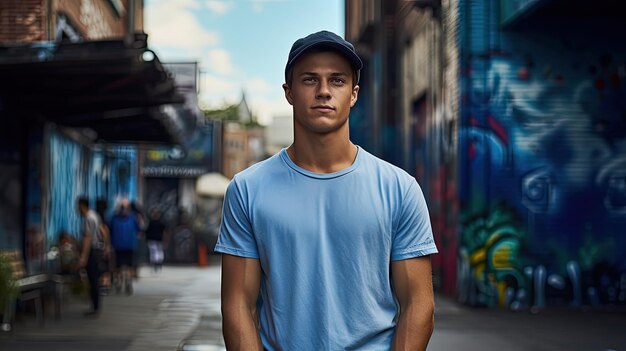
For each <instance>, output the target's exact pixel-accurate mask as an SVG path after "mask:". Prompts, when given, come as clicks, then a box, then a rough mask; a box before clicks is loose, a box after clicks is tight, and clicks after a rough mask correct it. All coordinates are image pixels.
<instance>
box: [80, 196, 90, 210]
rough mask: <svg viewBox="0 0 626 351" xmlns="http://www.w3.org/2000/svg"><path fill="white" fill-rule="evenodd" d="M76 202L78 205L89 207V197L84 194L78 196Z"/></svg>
mask: <svg viewBox="0 0 626 351" xmlns="http://www.w3.org/2000/svg"><path fill="white" fill-rule="evenodd" d="M77 202H78V205H79V206H84V207H87V208H89V199H88V198H87V197H86V196H79V197H78V200H77Z"/></svg>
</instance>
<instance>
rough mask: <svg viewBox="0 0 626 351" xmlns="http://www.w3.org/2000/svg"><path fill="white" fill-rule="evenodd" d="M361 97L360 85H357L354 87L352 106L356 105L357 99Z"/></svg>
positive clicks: (351, 99) (351, 98)
mask: <svg viewBox="0 0 626 351" xmlns="http://www.w3.org/2000/svg"><path fill="white" fill-rule="evenodd" d="M358 99H359V86H358V85H355V86H354V88H352V96H351V97H350V107H354V104H356V101H357V100H358Z"/></svg>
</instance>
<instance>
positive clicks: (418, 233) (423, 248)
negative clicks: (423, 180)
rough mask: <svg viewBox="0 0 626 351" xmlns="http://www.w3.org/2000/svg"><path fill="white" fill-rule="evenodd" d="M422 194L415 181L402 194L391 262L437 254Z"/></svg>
mask: <svg viewBox="0 0 626 351" xmlns="http://www.w3.org/2000/svg"><path fill="white" fill-rule="evenodd" d="M437 252H438V251H437V246H436V245H435V240H434V239H433V231H432V228H431V225H430V217H429V214H428V207H427V206H426V200H425V199H424V194H423V193H422V190H421V189H420V187H419V185H418V184H417V182H416V181H415V180H413V181H412V182H411V184H410V185H409V187H408V191H407V192H406V194H404V197H403V200H402V203H401V205H400V211H399V217H398V218H397V226H396V231H395V233H394V237H393V244H392V250H391V260H392V261H398V260H404V259H408V258H414V257H420V256H426V255H430V254H434V253H437Z"/></svg>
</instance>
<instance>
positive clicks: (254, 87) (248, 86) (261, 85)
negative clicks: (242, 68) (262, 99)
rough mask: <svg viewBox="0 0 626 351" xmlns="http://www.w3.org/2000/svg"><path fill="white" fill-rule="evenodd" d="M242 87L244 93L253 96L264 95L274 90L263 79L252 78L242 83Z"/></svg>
mask: <svg viewBox="0 0 626 351" xmlns="http://www.w3.org/2000/svg"><path fill="white" fill-rule="evenodd" d="M244 87H245V90H246V92H250V93H253V94H266V93H268V92H271V91H272V90H274V89H273V88H274V87H272V86H271V85H270V84H269V83H268V82H267V81H266V80H265V79H263V78H254V79H250V80H248V81H247V82H245V83H244ZM276 89H280V87H276Z"/></svg>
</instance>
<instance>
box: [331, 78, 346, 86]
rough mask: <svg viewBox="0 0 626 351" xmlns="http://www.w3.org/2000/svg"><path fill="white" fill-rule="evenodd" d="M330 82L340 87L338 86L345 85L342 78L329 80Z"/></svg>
mask: <svg viewBox="0 0 626 351" xmlns="http://www.w3.org/2000/svg"><path fill="white" fill-rule="evenodd" d="M331 82H332V83H333V84H336V85H340V84H345V83H346V80H345V79H342V78H334V79H332V80H331Z"/></svg>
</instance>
